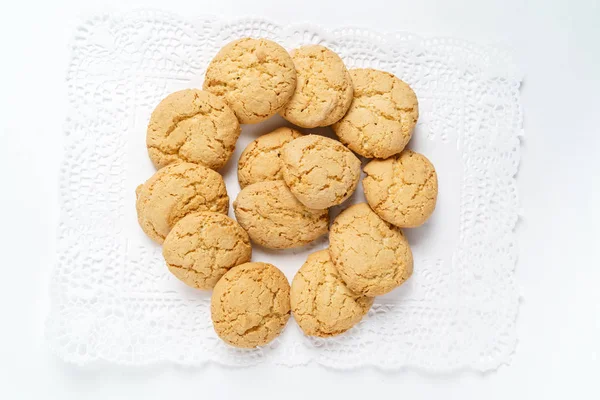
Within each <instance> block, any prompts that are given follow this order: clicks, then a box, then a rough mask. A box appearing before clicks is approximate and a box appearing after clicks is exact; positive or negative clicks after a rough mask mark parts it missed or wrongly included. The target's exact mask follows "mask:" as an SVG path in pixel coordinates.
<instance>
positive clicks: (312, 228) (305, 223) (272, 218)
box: [233, 181, 329, 249]
mask: <svg viewBox="0 0 600 400" xmlns="http://www.w3.org/2000/svg"><path fill="white" fill-rule="evenodd" d="M233 210H234V212H235V217H236V219H237V221H238V222H239V224H240V225H241V226H242V228H244V229H245V230H246V232H248V235H250V239H252V240H253V241H254V242H256V243H258V244H260V245H262V246H265V247H268V248H272V249H286V248H291V247H298V246H303V245H305V244H308V243H310V242H312V241H313V240H315V239H317V238H318V237H320V236H322V235H324V234H325V233H327V228H328V225H329V213H328V212H327V210H312V209H310V208H308V207H306V206H305V205H303V204H302V203H300V202H299V201H298V199H296V198H295V197H294V195H293V194H292V192H290V189H288V187H287V186H286V185H285V182H283V181H268V182H257V183H254V184H252V185H249V186H246V187H245V188H244V189H242V190H241V191H240V193H239V194H238V196H237V199H236V200H235V201H234V202H233Z"/></svg>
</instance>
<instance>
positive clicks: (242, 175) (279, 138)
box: [238, 127, 302, 188]
mask: <svg viewBox="0 0 600 400" xmlns="http://www.w3.org/2000/svg"><path fill="white" fill-rule="evenodd" d="M300 136H302V134H301V133H300V132H298V131H297V130H295V129H292V128H288V127H281V128H277V129H275V130H274V131H273V132H270V133H267V134H265V135H262V136H260V137H259V138H257V139H255V140H254V141H252V142H251V143H250V144H249V145H248V147H246V148H245V149H244V151H243V152H242V155H241V156H240V160H239V162H238V181H239V182H240V187H242V188H244V187H246V186H248V185H251V184H253V183H256V182H263V181H275V180H281V179H283V171H282V167H283V163H282V161H281V158H280V157H281V150H282V148H283V146H284V145H285V144H286V143H289V142H291V141H292V140H294V139H296V138H299V137H300Z"/></svg>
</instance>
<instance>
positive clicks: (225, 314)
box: [210, 262, 290, 348]
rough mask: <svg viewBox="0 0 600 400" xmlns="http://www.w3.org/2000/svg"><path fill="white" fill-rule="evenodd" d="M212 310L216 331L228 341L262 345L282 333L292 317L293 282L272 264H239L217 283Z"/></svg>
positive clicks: (248, 346) (233, 344)
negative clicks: (291, 295)
mask: <svg viewBox="0 0 600 400" xmlns="http://www.w3.org/2000/svg"><path fill="white" fill-rule="evenodd" d="M210 312H211V317H212V321H213V326H214V328H215V332H216V333H217V335H218V336H219V337H220V338H221V339H223V341H225V342H226V343H228V344H230V345H232V346H235V347H244V348H252V347H257V346H263V345H265V344H267V343H269V342H270V341H272V340H273V339H275V338H276V337H277V336H279V334H280V333H281V331H282V330H283V328H284V327H285V324H286V323H287V321H288V320H289V318H290V285H289V283H288V281H287V279H286V277H285V275H283V273H282V272H281V271H280V270H278V269H277V268H276V267H274V266H273V265H271V264H266V263H260V262H252V263H246V264H242V265H238V266H237V267H233V268H232V269H230V270H229V271H228V272H227V273H226V274H225V275H223V277H222V278H221V280H219V282H218V283H217V284H216V286H215V289H214V291H213V294H212V300H211V304H210Z"/></svg>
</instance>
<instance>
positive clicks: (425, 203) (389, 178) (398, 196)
mask: <svg viewBox="0 0 600 400" xmlns="http://www.w3.org/2000/svg"><path fill="white" fill-rule="evenodd" d="M365 174H366V176H365V178H364V179H363V189H364V191H365V197H366V198H367V202H368V203H369V205H370V206H371V208H372V209H373V211H375V212H376V213H377V215H379V216H380V217H381V218H383V219H384V220H386V221H387V222H389V223H391V224H394V225H396V226H399V227H403V228H413V227H416V226H419V225H422V224H423V223H424V222H425V221H426V220H427V218H429V216H430V215H431V214H432V213H433V210H434V209H435V203H436V200H437V193H438V182H437V174H436V172H435V168H434V167H433V165H432V164H431V162H430V161H429V160H428V159H427V158H426V157H425V156H424V155H422V154H419V153H415V152H413V151H410V150H404V151H403V152H402V153H400V154H399V155H397V156H395V157H391V158H388V159H387V160H373V161H371V162H370V163H368V164H367V165H366V166H365Z"/></svg>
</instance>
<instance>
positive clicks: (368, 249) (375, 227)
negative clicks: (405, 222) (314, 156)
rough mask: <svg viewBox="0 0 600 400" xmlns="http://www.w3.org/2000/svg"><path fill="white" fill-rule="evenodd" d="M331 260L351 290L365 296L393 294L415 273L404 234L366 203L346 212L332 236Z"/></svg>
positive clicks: (330, 235)
mask: <svg viewBox="0 0 600 400" xmlns="http://www.w3.org/2000/svg"><path fill="white" fill-rule="evenodd" d="M329 251H330V253H331V259H332V261H333V263H334V265H335V267H336V268H337V270H338V272H339V273H340V276H341V277H342V279H343V280H344V282H346V285H348V288H350V290H352V291H354V292H356V293H360V294H363V295H365V296H379V295H382V294H385V293H388V292H390V291H391V290H392V289H394V288H396V287H398V286H400V285H401V284H402V283H403V282H404V281H406V280H407V279H408V278H409V277H410V276H411V275H412V271H413V256H412V252H411V250H410V247H409V245H408V242H407V240H406V238H405V237H404V234H403V233H402V231H401V230H400V229H399V228H397V227H395V226H393V225H391V224H388V223H387V222H385V221H384V220H382V219H381V218H379V216H377V214H375V213H374V212H373V210H371V209H370V208H369V206H368V205H367V204H366V203H360V204H355V205H353V206H351V207H349V208H347V209H346V210H344V211H342V213H341V214H340V215H338V216H337V218H336V219H335V221H333V224H332V225H331V231H330V233H329Z"/></svg>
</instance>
